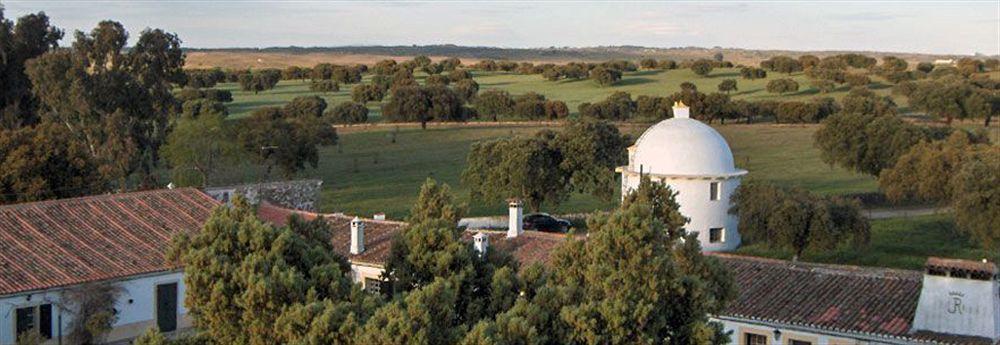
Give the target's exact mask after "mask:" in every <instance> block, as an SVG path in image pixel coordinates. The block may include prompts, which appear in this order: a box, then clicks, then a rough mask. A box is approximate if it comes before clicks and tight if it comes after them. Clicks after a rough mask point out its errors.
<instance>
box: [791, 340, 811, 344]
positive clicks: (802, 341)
mask: <svg viewBox="0 0 1000 345" xmlns="http://www.w3.org/2000/svg"><path fill="white" fill-rule="evenodd" d="M788 345H812V343H811V342H808V341H805V340H798V339H788Z"/></svg>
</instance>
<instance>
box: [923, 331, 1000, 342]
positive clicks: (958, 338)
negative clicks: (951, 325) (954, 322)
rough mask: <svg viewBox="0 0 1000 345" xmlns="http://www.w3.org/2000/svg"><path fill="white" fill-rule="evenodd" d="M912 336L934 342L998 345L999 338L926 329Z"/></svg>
mask: <svg viewBox="0 0 1000 345" xmlns="http://www.w3.org/2000/svg"><path fill="white" fill-rule="evenodd" d="M912 336H913V339H916V340H920V341H923V342H929V343H935V344H955V345H1000V340H997V341H996V342H993V340H992V339H990V338H984V337H970V336H964V335H954V334H943V333H934V332H928V331H917V332H916V333H914V334H913V335H912Z"/></svg>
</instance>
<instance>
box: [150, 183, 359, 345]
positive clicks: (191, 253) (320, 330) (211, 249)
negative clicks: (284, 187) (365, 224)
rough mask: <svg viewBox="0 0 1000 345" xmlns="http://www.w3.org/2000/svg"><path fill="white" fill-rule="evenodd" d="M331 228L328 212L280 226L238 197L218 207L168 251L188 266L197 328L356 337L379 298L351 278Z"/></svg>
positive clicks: (264, 338)
mask: <svg viewBox="0 0 1000 345" xmlns="http://www.w3.org/2000/svg"><path fill="white" fill-rule="evenodd" d="M330 231H331V230H330V229H329V225H328V224H327V223H326V221H325V220H323V219H322V218H320V219H316V220H314V221H310V222H306V221H303V220H301V218H298V217H297V216H293V217H292V218H291V219H289V223H288V225H287V226H283V227H273V226H271V225H268V224H265V223H263V222H261V221H260V220H258V219H257V218H256V216H255V212H254V208H253V207H252V206H250V205H248V204H247V203H246V202H245V201H244V200H243V199H241V198H237V199H236V200H235V201H234V205H233V207H219V208H217V209H215V211H213V213H212V216H211V217H210V218H209V220H208V221H207V222H206V224H205V226H204V228H203V229H202V230H201V231H199V232H197V233H195V234H192V235H187V234H179V235H177V237H176V238H175V239H174V244H173V246H172V248H171V250H170V254H169V255H168V256H169V259H170V260H171V261H173V262H176V263H177V264H179V265H182V266H183V267H184V285H185V287H186V288H187V292H186V293H185V305H186V306H187V308H188V312H189V315H191V317H192V319H193V322H194V324H195V326H196V327H198V329H199V330H200V331H202V332H205V333H207V335H208V336H209V337H210V338H211V339H212V340H214V341H218V342H222V343H232V344H252V343H256V344H264V343H308V342H313V341H315V342H319V343H329V342H344V341H346V340H350V339H352V338H353V337H354V336H355V334H356V333H357V332H358V331H359V330H360V328H361V327H362V325H363V324H364V322H365V320H366V318H367V315H370V313H371V312H372V310H371V309H373V307H374V306H376V305H377V304H376V303H377V302H376V301H377V297H376V296H373V295H371V294H367V293H363V292H362V291H361V290H360V289H359V288H358V286H357V285H355V284H353V283H352V282H351V280H350V278H349V275H348V273H349V272H350V266H349V265H348V263H347V261H346V260H345V259H344V258H343V257H341V256H339V255H337V254H336V253H335V252H334V250H333V248H332V245H331V244H330V240H329V233H330ZM219 291H225V292H226V293H218V292H219ZM320 320H322V321H320Z"/></svg>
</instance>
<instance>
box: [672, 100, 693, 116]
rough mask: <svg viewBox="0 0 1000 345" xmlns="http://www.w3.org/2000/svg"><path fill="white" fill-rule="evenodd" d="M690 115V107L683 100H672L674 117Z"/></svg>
mask: <svg viewBox="0 0 1000 345" xmlns="http://www.w3.org/2000/svg"><path fill="white" fill-rule="evenodd" d="M690 117H691V108H689V107H688V106H686V105H684V102H682V101H677V102H674V118H677V119H687V118H690Z"/></svg>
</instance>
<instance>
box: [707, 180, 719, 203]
mask: <svg viewBox="0 0 1000 345" xmlns="http://www.w3.org/2000/svg"><path fill="white" fill-rule="evenodd" d="M708 192H709V194H710V195H709V200H712V201H716V200H719V199H721V198H722V185H721V183H719V182H712V183H711V184H709V191H708Z"/></svg>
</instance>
